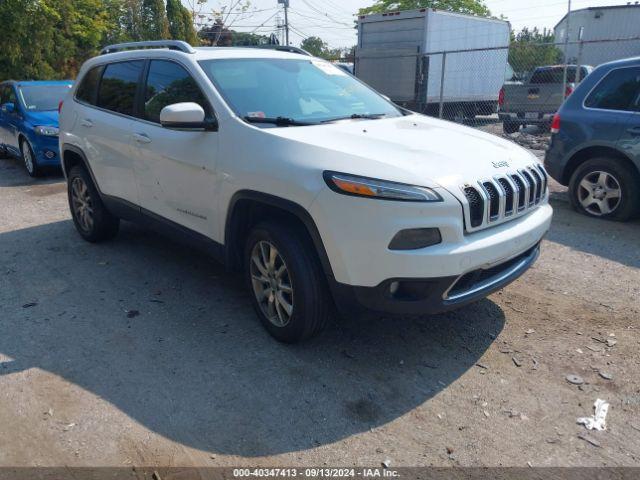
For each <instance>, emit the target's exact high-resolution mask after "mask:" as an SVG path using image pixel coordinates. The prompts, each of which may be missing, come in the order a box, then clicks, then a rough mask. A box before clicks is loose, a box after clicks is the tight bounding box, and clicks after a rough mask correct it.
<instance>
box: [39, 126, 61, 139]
mask: <svg viewBox="0 0 640 480" xmlns="http://www.w3.org/2000/svg"><path fill="white" fill-rule="evenodd" d="M34 131H35V132H36V133H37V134H38V135H44V136H45V137H57V136H58V133H59V132H60V130H59V129H58V128H57V127H36V128H34Z"/></svg>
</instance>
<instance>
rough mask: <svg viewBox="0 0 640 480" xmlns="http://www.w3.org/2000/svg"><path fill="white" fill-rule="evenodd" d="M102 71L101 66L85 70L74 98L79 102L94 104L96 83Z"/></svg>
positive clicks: (96, 89)
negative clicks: (85, 72)
mask: <svg viewBox="0 0 640 480" xmlns="http://www.w3.org/2000/svg"><path fill="white" fill-rule="evenodd" d="M101 73H102V66H98V67H93V68H92V69H91V70H89V71H88V72H87V74H86V75H85V76H84V78H83V79H82V82H81V83H80V85H79V86H78V90H76V98H77V99H78V100H80V101H81V102H84V103H88V104H89V105H95V104H96V96H97V94H98V83H99V82H100V74H101Z"/></svg>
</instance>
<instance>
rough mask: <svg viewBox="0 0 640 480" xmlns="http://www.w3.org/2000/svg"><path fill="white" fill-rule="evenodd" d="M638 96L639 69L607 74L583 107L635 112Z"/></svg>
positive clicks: (634, 68) (639, 93) (623, 69)
mask: <svg viewBox="0 0 640 480" xmlns="http://www.w3.org/2000/svg"><path fill="white" fill-rule="evenodd" d="M639 96H640V67H633V68H618V69H616V70H612V71H611V72H609V73H608V74H607V75H606V76H605V77H604V79H602V80H601V81H600V83H599V84H598V85H597V86H596V87H595V88H594V89H593V91H592V92H591V93H590V94H589V96H588V97H587V99H586V100H585V101H584V105H585V107H589V108H601V109H605V110H622V111H631V110H636V109H637V106H638V97H639Z"/></svg>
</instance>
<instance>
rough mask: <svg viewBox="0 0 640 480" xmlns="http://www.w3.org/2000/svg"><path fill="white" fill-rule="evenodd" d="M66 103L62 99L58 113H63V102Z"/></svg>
mask: <svg viewBox="0 0 640 480" xmlns="http://www.w3.org/2000/svg"><path fill="white" fill-rule="evenodd" d="M63 103H64V100H60V103H59V104H58V113H62V104H63Z"/></svg>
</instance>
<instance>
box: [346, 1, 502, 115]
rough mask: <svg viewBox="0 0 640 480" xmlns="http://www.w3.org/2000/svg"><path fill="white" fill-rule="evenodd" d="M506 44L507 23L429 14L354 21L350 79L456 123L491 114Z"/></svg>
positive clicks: (375, 16)
mask: <svg viewBox="0 0 640 480" xmlns="http://www.w3.org/2000/svg"><path fill="white" fill-rule="evenodd" d="M509 39H510V25H509V22H506V21H504V20H498V19H494V18H484V17H476V16H472V15H463V14H458V13H451V12H445V11H441V10H435V9H430V8H429V9H427V8H422V9H418V10H407V11H399V12H388V13H379V14H373V15H361V16H360V17H359V18H358V45H357V47H356V63H355V74H356V76H357V77H358V78H360V79H361V80H362V81H364V82H365V83H367V84H369V85H371V86H372V87H373V88H375V89H376V90H378V91H379V92H381V93H383V94H385V95H387V96H388V97H389V98H391V100H393V101H394V102H396V103H398V104H399V105H402V106H405V107H407V108H409V109H411V110H414V111H418V112H422V113H427V114H432V115H439V114H441V113H442V116H444V117H448V118H456V119H457V118H458V117H459V116H464V117H467V118H472V117H475V116H476V115H491V114H493V113H495V112H496V111H497V105H498V94H499V92H500V88H502V85H503V84H504V80H505V74H506V71H507V68H508V67H507V65H508V63H507V60H508V55H509ZM443 57H444V58H443ZM443 65H444V75H443Z"/></svg>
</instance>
